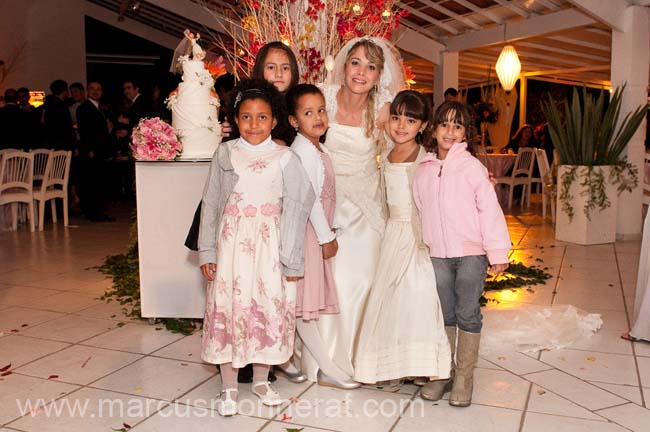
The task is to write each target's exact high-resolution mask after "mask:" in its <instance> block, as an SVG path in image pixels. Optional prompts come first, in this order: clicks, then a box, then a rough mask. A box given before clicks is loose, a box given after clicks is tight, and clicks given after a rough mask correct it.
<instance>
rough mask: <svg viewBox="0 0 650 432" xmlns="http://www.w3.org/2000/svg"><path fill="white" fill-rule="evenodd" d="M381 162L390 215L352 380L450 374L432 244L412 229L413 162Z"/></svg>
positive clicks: (371, 380) (369, 381)
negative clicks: (423, 242)
mask: <svg viewBox="0 0 650 432" xmlns="http://www.w3.org/2000/svg"><path fill="white" fill-rule="evenodd" d="M383 163H384V178H385V183H386V198H387V202H388V209H389V211H388V213H389V217H388V223H387V224H386V232H385V234H384V239H383V241H382V245H381V255H380V258H379V264H378V266H377V267H378V268H377V274H376V276H375V283H374V284H373V287H372V290H371V291H370V295H369V297H368V303H367V305H366V310H365V313H364V315H363V323H362V326H361V332H360V336H359V342H358V346H357V351H356V355H355V363H354V379H355V380H356V381H359V382H364V383H375V382H378V381H387V380H391V379H397V378H403V377H408V376H427V377H434V378H447V377H448V376H449V366H450V363H451V358H450V357H451V353H450V349H449V341H448V340H447V335H446V333H445V327H444V320H443V317H442V310H441V309H440V300H439V299H438V291H437V289H436V277H435V274H434V272H433V266H432V265H431V260H430V259H429V253H428V249H427V248H426V247H425V246H422V247H420V244H419V242H418V241H416V239H415V236H414V234H413V227H412V223H413V222H412V220H411V219H412V218H411V216H412V212H413V209H412V198H411V187H410V185H409V178H408V169H409V168H410V167H411V165H413V163H412V162H411V163H390V162H388V161H387V160H384V161H383ZM416 223H419V222H416Z"/></svg>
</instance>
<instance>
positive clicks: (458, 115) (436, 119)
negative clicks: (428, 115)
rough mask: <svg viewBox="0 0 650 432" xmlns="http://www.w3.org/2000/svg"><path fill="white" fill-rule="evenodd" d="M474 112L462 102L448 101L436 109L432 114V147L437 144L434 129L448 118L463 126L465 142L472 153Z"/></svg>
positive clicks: (435, 147)
mask: <svg viewBox="0 0 650 432" xmlns="http://www.w3.org/2000/svg"><path fill="white" fill-rule="evenodd" d="M474 119H475V114H474V110H473V109H472V107H470V106H469V105H467V104H464V103H462V102H457V101H448V102H444V103H443V104H442V105H440V106H439V107H438V109H436V112H435V114H434V115H433V133H432V138H433V148H434V149H437V147H438V145H437V143H436V142H435V130H436V129H437V128H438V126H439V125H440V124H442V123H444V122H446V121H448V120H451V121H453V122H454V123H458V124H459V125H461V126H463V127H464V128H465V142H467V150H468V151H469V152H470V153H471V154H474V138H475V136H476V128H475V126H474Z"/></svg>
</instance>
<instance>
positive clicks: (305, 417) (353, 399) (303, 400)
mask: <svg viewBox="0 0 650 432" xmlns="http://www.w3.org/2000/svg"><path fill="white" fill-rule="evenodd" d="M408 403H409V397H408V396H406V395H402V394H399V393H387V392H380V391H374V390H367V389H363V388H362V389H357V390H352V391H341V390H337V389H333V388H329V387H321V386H318V385H314V386H312V387H310V388H309V390H307V391H306V392H305V394H303V395H302V396H301V397H300V401H299V402H298V404H292V405H290V406H289V407H288V408H287V409H286V410H285V411H283V412H282V414H281V415H282V416H284V414H286V415H287V416H289V417H292V419H293V420H292V422H294V423H297V424H301V425H306V426H313V427H319V428H324V429H334V430H350V426H351V422H352V424H354V430H355V432H366V431H367V432H370V431H373V432H380V431H381V432H383V431H388V430H389V429H390V427H391V426H392V425H393V423H395V420H396V419H397V417H398V416H399V414H400V412H401V410H403V409H405V407H406V406H407V405H408ZM355 419H356V420H355ZM361 419H363V420H362V421H361Z"/></svg>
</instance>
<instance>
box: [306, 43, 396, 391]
mask: <svg viewBox="0 0 650 432" xmlns="http://www.w3.org/2000/svg"><path fill="white" fill-rule="evenodd" d="M328 78H329V79H328V81H329V82H330V84H325V85H323V86H322V90H323V93H324V95H325V101H326V104H327V114H328V117H329V124H330V127H329V130H328V131H327V139H326V141H325V147H326V148H327V150H328V151H329V154H330V157H331V158H332V165H333V167H334V174H335V178H336V211H335V215H334V227H335V228H336V236H337V240H338V243H339V251H338V254H337V255H336V257H335V258H333V262H332V271H333V275H334V280H335V282H336V287H337V291H338V296H339V308H340V313H339V314H338V315H322V316H321V317H320V319H319V321H318V322H317V323H314V326H313V328H312V332H313V333H316V334H315V335H311V336H312V337H313V336H315V337H318V338H320V339H321V340H322V344H321V346H323V347H325V348H326V350H327V353H312V352H309V351H308V350H304V352H303V355H302V367H303V372H305V373H306V374H307V376H308V377H309V379H310V380H312V381H316V380H318V382H319V383H320V384H322V385H330V386H335V387H342V388H354V387H357V386H358V385H359V384H357V383H355V382H354V381H352V379H351V377H352V376H353V366H352V365H353V360H354V359H353V353H354V349H355V345H356V340H357V336H358V329H359V326H360V321H361V315H362V312H363V309H364V306H365V302H366V298H367V296H368V292H369V291H370V287H371V285H372V281H373V278H374V275H375V272H376V266H377V260H378V258H379V246H380V243H381V237H382V235H383V231H384V226H385V220H384V215H383V205H382V202H381V195H380V191H379V170H378V167H377V155H378V154H379V152H380V150H381V148H380V147H381V145H380V144H378V142H383V140H384V137H383V132H381V131H382V129H383V124H384V123H385V122H386V120H387V119H388V109H389V106H390V102H391V101H392V99H393V97H394V96H395V94H397V92H399V90H401V89H402V87H403V85H404V77H403V74H402V69H401V65H400V61H399V54H398V52H397V51H396V49H395V48H394V47H393V46H392V45H391V44H390V42H388V41H386V40H384V39H380V38H355V39H352V40H351V41H349V42H348V43H347V44H346V45H344V46H343V48H342V49H341V51H339V53H338V54H337V56H336V59H335V62H334V70H333V71H332V73H331V74H330V76H329V77H328ZM319 369H320V370H319ZM317 371H318V374H317ZM317 375H318V376H317Z"/></svg>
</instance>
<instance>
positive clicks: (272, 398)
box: [251, 381, 283, 406]
mask: <svg viewBox="0 0 650 432" xmlns="http://www.w3.org/2000/svg"><path fill="white" fill-rule="evenodd" d="M262 386H264V387H266V393H264V394H262V393H258V392H257V391H256V390H255V388H256V387H262ZM251 392H252V393H253V394H254V395H255V396H257V397H258V398H260V400H261V401H262V404H263V405H266V406H278V405H281V404H282V402H283V400H282V398H280V393H278V392H276V391H275V390H273V389H272V388H271V383H270V382H268V381H259V382H256V383H253V385H252V386H251Z"/></svg>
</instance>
